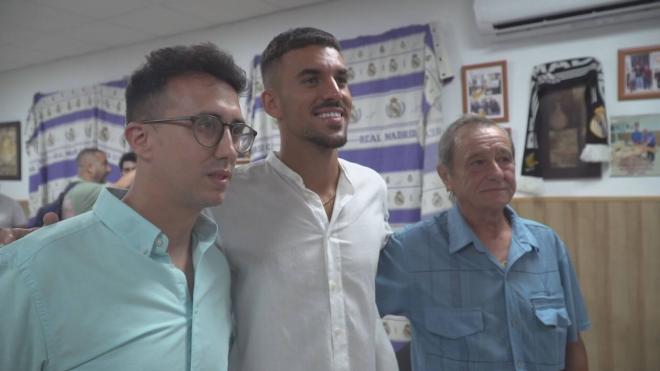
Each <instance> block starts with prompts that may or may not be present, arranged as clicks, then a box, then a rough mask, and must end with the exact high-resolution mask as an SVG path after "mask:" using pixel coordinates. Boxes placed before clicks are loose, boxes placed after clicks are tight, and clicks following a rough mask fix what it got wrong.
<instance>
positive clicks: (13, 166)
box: [0, 121, 21, 180]
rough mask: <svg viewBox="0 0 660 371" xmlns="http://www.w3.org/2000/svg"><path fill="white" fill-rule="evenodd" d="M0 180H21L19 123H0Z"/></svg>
mask: <svg viewBox="0 0 660 371" xmlns="http://www.w3.org/2000/svg"><path fill="white" fill-rule="evenodd" d="M0 180H21V123H20V122H18V121H17V122H3V123H0Z"/></svg>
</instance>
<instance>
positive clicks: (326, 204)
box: [323, 193, 337, 206]
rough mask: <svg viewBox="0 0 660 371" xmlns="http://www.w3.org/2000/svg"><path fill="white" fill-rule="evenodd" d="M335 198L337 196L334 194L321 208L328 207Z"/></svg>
mask: <svg viewBox="0 0 660 371" xmlns="http://www.w3.org/2000/svg"><path fill="white" fill-rule="evenodd" d="M336 196H337V194H336V193H335V194H334V195H332V197H330V198H329V199H328V200H327V201H325V202H323V206H328V204H329V203H330V202H331V201H332V200H334V199H335V197H336Z"/></svg>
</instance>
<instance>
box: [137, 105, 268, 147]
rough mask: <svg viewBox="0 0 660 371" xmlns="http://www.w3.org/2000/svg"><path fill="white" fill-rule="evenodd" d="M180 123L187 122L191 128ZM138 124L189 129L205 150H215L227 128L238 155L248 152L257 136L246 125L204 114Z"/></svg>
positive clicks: (146, 121) (254, 131)
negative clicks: (166, 125)
mask: <svg viewBox="0 0 660 371" xmlns="http://www.w3.org/2000/svg"><path fill="white" fill-rule="evenodd" d="M181 121H189V122H190V123H191V124H192V126H189V125H188V124H185V123H183V122H181ZM140 122H141V123H143V124H171V125H181V126H187V127H190V128H191V129H192V132H193V137H194V138H195V140H196V141H197V143H199V145H200V146H202V147H206V148H215V146H217V145H218V143H220V141H221V140H222V137H223V136H224V134H225V128H229V133H231V140H232V142H233V144H234V149H235V150H236V152H238V153H246V152H248V151H249V150H250V148H251V147H252V144H253V143H254V138H255V137H256V136H257V131H256V130H254V129H252V128H251V127H250V126H249V125H248V124H245V123H242V122H233V123H226V122H224V121H222V119H221V118H220V117H218V116H216V115H213V114H206V113H205V114H200V115H196V116H179V117H170V118H167V119H158V120H144V121H140Z"/></svg>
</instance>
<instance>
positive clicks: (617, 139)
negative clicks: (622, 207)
mask: <svg viewBox="0 0 660 371" xmlns="http://www.w3.org/2000/svg"><path fill="white" fill-rule="evenodd" d="M610 125H611V129H610V133H611V137H610V149H611V153H612V162H611V169H612V173H611V174H612V176H613V177H638V176H656V177H657V176H660V161H656V159H655V155H656V152H657V147H656V140H657V139H658V138H660V114H654V115H631V116H614V117H610Z"/></svg>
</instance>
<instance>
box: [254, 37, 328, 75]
mask: <svg viewBox="0 0 660 371" xmlns="http://www.w3.org/2000/svg"><path fill="white" fill-rule="evenodd" d="M310 45H318V46H327V47H330V48H334V49H336V50H337V51H341V47H340V46H339V41H337V39H336V38H335V37H334V36H333V35H332V34H331V33H328V32H325V31H323V30H319V29H318V28H314V27H299V28H293V29H290V30H288V31H284V32H282V33H281V34H279V35H277V36H275V37H274V38H273V39H272V40H271V41H270V42H269V43H268V46H266V49H264V52H263V53H261V76H262V78H263V81H264V85H265V86H270V83H271V77H272V73H271V72H272V67H273V64H275V63H277V62H278V61H279V59H280V58H282V56H283V55H284V54H286V53H287V52H289V51H291V50H294V49H301V48H304V47H307V46H310Z"/></svg>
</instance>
